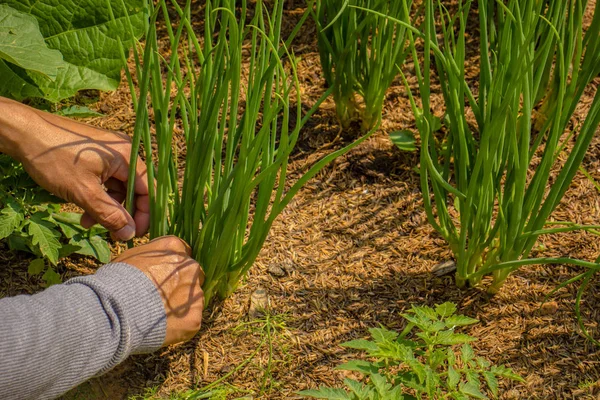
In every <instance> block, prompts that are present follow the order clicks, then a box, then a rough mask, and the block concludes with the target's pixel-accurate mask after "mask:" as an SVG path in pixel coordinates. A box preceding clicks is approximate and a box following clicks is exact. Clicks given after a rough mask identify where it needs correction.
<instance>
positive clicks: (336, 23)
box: [315, 0, 412, 131]
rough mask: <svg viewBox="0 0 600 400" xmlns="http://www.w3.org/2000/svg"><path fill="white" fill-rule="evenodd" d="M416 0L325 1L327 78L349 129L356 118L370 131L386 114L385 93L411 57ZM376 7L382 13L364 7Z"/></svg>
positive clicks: (319, 12) (322, 23)
mask: <svg viewBox="0 0 600 400" xmlns="http://www.w3.org/2000/svg"><path fill="white" fill-rule="evenodd" d="M411 4H412V0H410V1H389V0H350V1H339V0H320V1H317V2H316V8H315V21H316V23H317V29H318V43H319V53H320V57H321V65H322V67H323V73H324V76H325V80H326V81H327V84H328V85H329V87H331V88H332V89H333V96H334V100H335V104H336V111H337V116H338V118H339V120H340V122H341V124H342V126H343V127H344V128H346V127H348V126H349V125H350V123H351V122H352V121H353V120H354V119H359V120H361V123H362V128H363V130H364V131H368V130H370V129H372V128H373V126H375V124H376V123H377V121H378V120H379V119H380V118H381V113H382V109H383V103H384V100H385V94H386V92H387V90H388V89H389V88H390V86H391V85H392V82H393V81H394V78H395V77H396V76H398V68H399V67H401V66H402V64H403V63H404V59H405V58H406V55H407V50H408V47H407V42H406V27H405V26H403V25H400V24H398V23H396V22H394V21H392V20H390V19H389V18H386V16H389V17H393V18H394V19H397V20H400V21H403V22H408V21H409V12H410V8H411ZM357 7H362V8H367V9H370V10H373V11H377V12H378V13H381V14H382V15H377V14H374V13H371V12H368V11H365V10H363V9H360V8H357Z"/></svg>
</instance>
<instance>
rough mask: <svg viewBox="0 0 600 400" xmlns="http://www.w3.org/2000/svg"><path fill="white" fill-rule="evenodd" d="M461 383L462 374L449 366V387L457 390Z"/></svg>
mask: <svg viewBox="0 0 600 400" xmlns="http://www.w3.org/2000/svg"><path fill="white" fill-rule="evenodd" d="M459 381H460V374H459V373H458V372H456V370H455V369H454V367H453V366H452V365H450V366H448V386H449V387H450V388H452V389H455V388H456V386H457V385H458V382H459Z"/></svg>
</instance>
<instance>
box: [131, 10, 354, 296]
mask: <svg viewBox="0 0 600 400" xmlns="http://www.w3.org/2000/svg"><path fill="white" fill-rule="evenodd" d="M250 5H251V6H252V10H250V9H249V6H250ZM149 8H150V11H151V13H150V14H151V20H150V23H149V25H148V29H147V33H146V35H145V48H144V51H143V59H142V60H140V54H138V52H137V51H135V52H134V59H135V60H136V72H135V74H134V76H135V78H136V79H137V82H138V83H137V86H136V85H135V84H134V79H133V78H134V77H133V76H129V77H128V78H129V82H130V86H131V89H132V94H133V97H134V103H135V104H134V105H135V108H136V116H137V119H136V125H135V134H134V143H133V144H134V151H133V154H132V157H137V152H138V147H139V146H140V145H141V147H142V149H143V152H144V154H145V157H146V163H147V166H148V170H149V171H150V173H149V180H150V182H154V183H155V184H154V185H150V187H151V190H150V203H151V208H150V213H151V228H150V237H151V238H154V237H159V236H163V235H168V234H171V235H176V236H178V237H180V238H182V239H184V240H185V241H186V242H188V243H189V244H190V245H191V247H192V250H193V257H194V258H195V259H196V260H197V261H198V262H199V263H200V265H201V266H202V268H203V269H204V273H205V276H206V279H205V282H204V286H203V289H204V293H205V297H206V300H207V302H209V301H210V300H211V299H212V298H213V297H214V296H219V297H220V298H225V297H227V296H228V295H229V294H231V292H232V291H233V290H234V289H235V288H236V286H237V285H238V282H239V280H240V279H241V278H242V277H243V276H244V275H245V274H246V272H247V271H248V269H249V268H250V267H251V266H252V264H253V263H254V261H255V259H256V257H257V256H258V254H259V251H260V250H261V248H262V246H263V244H264V242H265V240H266V239H267V236H268V233H269V230H270V228H271V226H272V224H273V222H274V220H275V218H276V217H277V216H278V215H279V214H280V213H281V212H282V210H283V209H284V207H285V206H286V205H287V204H288V203H289V202H290V201H291V199H292V198H293V197H294V196H295V195H296V193H298V191H299V190H300V188H301V187H302V186H303V185H304V184H305V183H306V182H307V181H308V180H309V179H310V178H311V177H313V176H314V175H315V174H316V173H317V172H318V171H319V170H320V169H322V168H323V167H324V166H325V165H326V164H327V163H328V162H330V161H332V160H333V159H334V158H335V157H337V156H339V155H341V154H343V153H345V152H347V151H349V150H350V149H351V148H353V147H354V146H356V145H358V144H359V143H360V142H361V141H362V140H364V139H365V138H366V137H365V138H363V139H362V140H359V141H357V142H355V143H353V144H351V145H349V146H347V147H346V148H344V149H341V150H339V151H337V152H334V153H332V154H330V155H328V156H327V157H325V158H324V159H322V160H321V161H319V162H318V163H317V164H316V165H314V166H313V167H312V168H311V169H310V170H309V171H308V172H307V173H306V174H305V175H304V176H303V177H301V178H300V179H299V180H298V181H296V182H294V183H291V184H290V183H289V182H288V179H287V167H288V161H289V157H290V154H291V152H292V150H293V149H294V146H295V144H296V141H297V140H298V136H299V132H300V129H301V127H302V126H303V124H304V123H305V122H306V121H307V119H308V117H309V116H310V114H311V113H312V112H314V110H316V108H317V107H318V106H319V104H320V103H321V102H322V101H323V99H322V100H321V101H320V102H318V103H317V104H316V105H315V106H314V107H313V109H312V110H311V111H310V112H309V113H308V115H306V116H304V117H303V116H302V102H301V97H300V94H301V90H300V87H299V83H298V78H297V76H296V60H295V58H294V56H293V54H291V53H290V52H289V51H288V45H289V43H290V42H291V40H292V39H293V35H294V34H295V33H296V32H297V31H298V29H294V31H293V32H292V36H291V37H288V38H282V33H281V31H282V22H283V11H284V0H274V1H269V2H267V1H263V0H258V1H256V2H252V3H250V2H248V1H246V0H242V1H235V0H207V1H206V4H205V6H204V21H203V23H204V28H203V35H201V37H200V38H198V37H197V36H196V32H195V31H194V27H193V26H192V23H191V12H192V11H191V1H189V0H188V1H187V3H186V4H185V5H184V6H183V7H181V6H180V5H179V4H178V3H177V1H172V2H171V3H170V4H167V3H166V1H164V0H162V1H159V2H158V4H157V5H156V6H153V5H152V4H149ZM171 11H173V13H174V14H175V15H176V16H177V23H176V24H174V23H173V21H171V19H170V17H169V15H172V14H169V12H171ZM307 15H308V14H307ZM159 18H162V19H164V21H165V23H164V25H165V26H166V29H165V31H164V34H163V36H161V37H159V34H161V33H163V32H162V31H161V32H159V30H158V29H157V23H156V21H157V20H158V19H159ZM165 44H166V46H167V48H166V49H165V47H164V46H165ZM162 54H167V56H163V55H162ZM176 143H180V144H182V143H183V144H184V145H183V146H180V147H182V149H183V151H182V152H181V153H180V152H179V151H178V149H179V147H178V146H176ZM153 145H154V146H155V148H154V151H153ZM132 165H134V164H132ZM130 174H131V177H133V174H135V171H133V170H132V171H130ZM130 182H133V179H131V180H130ZM132 193H133V191H132V190H130V196H129V198H128V207H129V208H130V209H131V208H132V207H133V206H134V204H133V200H134V199H133V198H132Z"/></svg>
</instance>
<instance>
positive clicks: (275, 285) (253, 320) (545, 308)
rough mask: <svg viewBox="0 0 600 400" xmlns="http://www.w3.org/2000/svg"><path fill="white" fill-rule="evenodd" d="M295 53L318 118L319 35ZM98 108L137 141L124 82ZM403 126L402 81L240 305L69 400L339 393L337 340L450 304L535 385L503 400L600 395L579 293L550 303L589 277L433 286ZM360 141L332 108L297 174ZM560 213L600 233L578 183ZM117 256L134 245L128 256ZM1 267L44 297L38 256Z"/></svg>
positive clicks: (316, 123) (272, 251)
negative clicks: (570, 282)
mask: <svg viewBox="0 0 600 400" xmlns="http://www.w3.org/2000/svg"><path fill="white" fill-rule="evenodd" d="M290 3H292V2H290ZM297 7H298V8H295V6H294V5H289V6H288V8H289V10H288V14H289V18H288V21H289V23H290V24H292V23H293V21H294V19H298V18H299V16H300V15H301V14H302V12H303V9H302V8H301V6H300V5H298V6H297ZM295 51H296V53H297V55H298V56H299V57H301V61H300V65H299V68H300V70H299V75H300V77H301V86H302V90H303V94H304V101H305V103H306V105H307V106H309V105H312V103H314V102H315V101H316V100H317V99H318V98H319V97H320V96H321V94H322V92H323V90H324V84H325V83H324V81H323V79H322V77H321V76H322V75H321V74H320V67H319V56H318V51H317V47H316V32H315V30H314V27H313V26H312V25H311V24H307V25H306V26H305V28H304V29H303V31H302V34H301V35H300V38H299V39H298V41H297V43H296V48H295ZM467 70H469V68H468V66H467ZM595 84H596V86H597V85H598V80H596V82H595ZM592 95H593V93H587V94H586V96H584V98H583V100H582V104H583V106H581V107H579V109H578V110H577V112H576V118H579V119H581V118H582V116H585V113H586V108H585V107H586V106H589V104H590V103H591V101H592ZM438 96H439V99H440V100H439V101H438V102H437V103H438V104H439V103H441V95H439V93H438ZM432 104H433V105H434V106H435V104H436V102H435V101H433V102H432ZM96 106H97V108H98V110H99V111H101V112H103V113H104V114H105V115H106V116H105V117H103V118H94V119H91V120H89V121H88V122H90V123H91V124H93V125H96V126H99V127H103V128H107V129H114V130H120V131H124V132H128V133H131V132H132V129H133V125H134V118H135V112H134V110H133V109H132V107H131V100H130V97H129V95H128V89H127V88H126V85H125V84H123V85H122V86H121V88H120V89H119V90H118V91H117V92H115V93H107V94H101V95H100V101H99V103H97V104H96ZM398 129H414V121H413V117H412V112H411V110H410V105H409V103H408V98H407V97H406V95H405V90H404V88H403V86H402V84H401V83H400V82H399V81H398V82H396V83H395V84H394V87H393V88H392V90H390V92H389V93H388V96H387V100H386V104H385V115H384V118H383V125H382V128H381V130H380V132H378V133H377V134H376V135H374V136H373V137H372V138H371V139H369V140H368V142H366V143H365V144H363V145H361V146H360V147H359V148H357V149H355V150H354V151H352V152H351V153H349V154H348V155H346V156H344V157H341V158H340V159H338V160H337V161H336V162H334V163H333V164H331V165H329V166H328V167H326V168H325V169H324V170H323V171H322V172H321V173H320V174H319V175H318V176H317V177H316V178H315V179H313V180H312V181H311V182H310V183H309V184H308V185H307V186H306V187H304V189H303V190H302V191H301V192H300V194H299V195H298V196H297V197H296V198H295V200H293V201H292V203H291V204H290V206H289V207H288V208H287V209H286V210H285V211H284V212H283V214H282V215H281V216H280V217H279V218H278V219H277V220H276V222H275V224H274V226H273V229H272V231H271V234H270V235H269V239H268V240H267V242H266V244H265V247H264V248H263V250H262V252H261V254H260V256H259V258H258V260H257V263H256V265H255V267H254V268H253V269H252V270H251V271H250V274H249V276H248V279H247V280H246V281H244V282H243V283H242V284H241V286H240V288H239V289H238V290H237V291H236V292H235V294H234V295H233V296H231V297H230V298H229V299H227V300H226V301H225V302H223V303H216V304H215V305H214V306H213V307H212V308H211V309H209V310H207V311H206V313H205V316H204V324H203V328H202V331H201V333H200V334H199V335H198V336H196V338H194V339H193V340H192V341H190V342H188V343H186V344H182V345H179V346H173V347H170V348H168V349H164V350H162V351H159V352H157V353H155V354H153V355H146V356H135V357H132V358H131V359H129V360H128V361H127V362H126V363H124V364H123V365H121V366H119V367H118V368H116V369H115V370H113V371H111V372H110V373H108V374H107V375H105V376H103V377H100V378H96V379H93V380H92V381H90V382H88V383H86V384H84V385H82V386H80V387H79V388H77V389H75V390H74V391H72V392H70V393H69V394H68V395H67V396H66V397H65V398H67V399H75V398H83V399H120V398H128V397H129V396H133V395H147V396H149V395H148V391H149V390H151V391H154V392H155V393H156V395H157V397H161V396H164V397H168V395H169V394H171V393H183V392H185V391H186V390H188V389H193V388H196V389H197V388H201V387H203V386H206V385H209V384H211V383H212V382H214V381H216V380H217V379H220V378H221V377H224V376H226V375H228V374H229V376H228V378H227V379H225V380H224V381H223V382H222V384H219V385H218V388H222V389H224V390H225V389H227V388H233V389H235V390H236V392H235V393H232V394H231V395H229V396H228V397H227V398H238V397H243V396H244V395H246V394H247V395H248V396H249V397H248V398H255V399H257V398H262V399H290V398H295V397H296V395H295V392H297V391H299V390H303V389H307V388H313V387H316V386H318V385H322V384H326V385H334V384H336V383H339V381H340V379H341V378H342V377H343V374H342V373H341V372H338V371H334V367H335V366H337V365H339V364H340V363H341V362H344V361H347V360H349V359H351V358H353V357H354V356H355V353H353V352H352V351H349V350H347V349H344V348H342V347H340V346H339V344H340V343H343V342H345V341H347V340H351V339H354V338H359V337H365V336H366V334H367V328H369V327H376V326H378V325H379V324H382V325H384V326H387V327H389V328H393V329H402V328H403V326H402V319H401V318H400V317H399V314H400V313H402V312H403V311H406V310H407V309H408V308H409V307H410V305H411V304H418V305H433V304H437V303H442V302H445V301H453V302H455V303H456V304H458V306H459V311H460V312H461V313H462V314H466V315H469V316H471V317H475V318H478V319H479V320H480V321H481V322H480V323H479V324H477V325H475V326H473V327H470V328H467V329H465V332H466V333H468V334H470V335H472V336H475V337H477V338H478V341H477V342H475V343H474V348H475V349H476V352H477V353H478V355H481V356H483V357H486V358H487V359H489V361H491V362H492V363H494V364H506V365H507V366H510V367H511V368H513V369H514V370H515V372H517V373H519V374H520V375H521V376H523V377H524V378H525V380H526V383H524V384H521V383H510V384H509V385H510V386H506V385H507V384H506V383H503V385H505V386H501V387H502V388H503V390H501V392H502V393H503V394H502V395H501V398H506V399H525V398H526V399H567V398H573V399H588V398H589V399H595V398H598V395H600V385H599V384H598V383H597V381H598V380H599V379H600V361H599V358H598V356H599V355H600V348H598V347H596V346H595V345H593V344H591V343H590V342H589V341H587V340H586V339H585V338H584V337H583V335H582V334H581V332H580V331H579V328H578V327H577V323H576V319H575V312H574V303H575V294H576V291H577V286H576V285H575V286H569V287H567V288H565V289H562V290H560V291H559V292H558V293H557V294H555V295H554V296H552V297H551V298H549V299H548V302H546V303H545V304H543V302H544V300H545V297H546V296H547V295H548V294H549V293H550V292H551V291H552V289H554V288H555V287H556V286H557V285H559V284H560V283H561V282H564V281H565V280H567V279H569V278H571V277H573V276H575V275H576V274H577V273H580V272H581V271H582V270H581V269H580V268H576V267H569V266H544V267H541V266H531V267H524V268H522V269H521V270H519V271H518V272H515V273H514V274H513V275H511V276H510V277H509V278H508V280H507V282H506V285H505V286H504V287H503V288H502V290H501V292H500V293H499V294H497V295H496V296H494V297H492V298H490V297H488V296H487V295H486V294H485V291H484V290H480V289H477V288H475V289H469V290H466V291H461V290H459V289H457V288H456V286H455V284H454V281H453V277H452V275H446V276H442V277H436V276H434V275H433V274H432V273H431V270H432V268H433V267H434V266H436V265H438V264H440V263H444V262H446V261H449V260H451V252H450V250H449V249H448V247H447V245H446V243H445V241H444V240H443V239H442V238H441V237H440V236H439V235H438V234H437V233H436V232H435V231H434V230H433V228H432V227H431V226H430V225H429V223H428V222H427V218H426V215H425V212H424V211H423V206H422V199H421V194H420V186H419V175H418V172H417V171H416V169H415V167H416V166H417V165H418V162H419V160H418V156H417V154H415V153H403V152H400V151H399V150H398V149H397V148H395V146H394V145H393V144H392V143H391V142H390V141H389V138H388V133H389V132H392V131H394V130H398ZM358 135H359V131H358V126H356V127H355V129H350V130H347V131H344V132H342V133H340V132H339V130H338V124H337V121H336V117H335V109H334V105H333V103H332V102H331V101H328V102H326V103H325V104H324V105H323V106H322V108H321V109H320V111H319V112H318V113H317V114H316V115H315V117H314V118H313V119H312V120H311V121H310V122H309V123H308V125H307V126H306V127H305V128H304V129H303V131H302V134H301V139H300V143H299V145H298V149H299V150H297V151H296V152H295V154H294V155H293V156H292V162H291V165H290V170H291V171H292V177H293V176H298V174H299V173H300V172H302V171H305V170H306V168H307V166H308V165H311V164H312V163H314V161H316V160H317V159H318V158H320V157H321V156H322V155H325V154H326V153H328V152H330V151H331V149H333V148H339V147H341V146H342V145H343V144H345V143H349V142H350V141H352V140H353V139H354V138H356V137H358ZM583 166H584V167H585V169H586V170H587V171H588V172H589V173H590V174H591V175H592V176H594V177H595V178H596V179H599V178H600V138H598V137H596V138H595V139H594V141H593V142H592V145H591V148H590V151H589V153H588V155H587V157H586V159H585V161H584V164H583ZM553 215H554V216H555V217H556V219H557V220H568V221H572V222H576V223H579V224H598V222H599V220H600V193H599V192H598V190H597V189H596V188H595V187H594V185H593V184H592V183H591V182H590V180H588V178H586V177H585V176H584V175H583V174H581V173H580V174H578V175H577V176H576V177H575V179H574V181H573V184H572V185H571V188H570V190H569V191H568V193H567V194H566V196H565V198H564V199H563V202H562V204H561V206H559V208H558V209H557V211H556V212H555V213H554V214H553ZM0 246H2V245H0ZM538 247H539V248H540V249H542V248H543V249H544V254H545V255H546V256H550V257H559V256H560V257H573V258H581V259H586V260H593V259H595V258H596V257H598V255H600V240H599V238H598V237H597V236H594V235H593V234H591V233H585V232H575V233H565V234H555V235H549V236H544V237H542V238H541V240H540V243H539V246H538ZM113 250H114V252H115V253H117V252H119V251H121V250H123V247H119V246H117V245H115V246H114V247H113ZM532 256H534V257H535V256H536V254H535V252H534V254H533V255H532ZM0 263H2V264H3V265H8V266H9V268H3V269H0V282H1V283H0V296H2V297H3V296H9V295H16V294H20V293H33V292H35V291H38V290H40V286H39V282H37V281H36V280H35V279H32V278H29V277H28V275H27V264H28V261H27V260H26V259H24V258H19V257H16V256H13V255H11V254H9V253H8V252H7V251H6V249H5V248H2V249H1V250H0ZM95 268H97V265H95V264H94V263H92V262H90V261H88V260H84V259H79V258H78V259H69V260H66V261H63V262H62V264H61V268H59V270H58V272H60V273H61V275H62V276H63V279H67V278H69V277H72V276H75V275H80V274H82V273H83V274H88V273H93V271H94V270H95ZM599 289H600V286H599V285H598V284H594V283H592V284H591V285H590V287H589V288H588V290H587V292H586V294H585V296H584V299H583V302H582V308H583V313H584V315H583V316H584V320H585V321H586V323H587V326H588V328H589V329H590V331H591V332H592V333H597V331H598V330H597V324H596V321H599V320H600V315H599V314H600V311H598V310H600V304H599V302H598V291H599ZM261 290H264V291H265V292H266V297H267V299H268V307H267V309H268V313H267V316H266V317H265V316H264V315H260V314H257V313H254V312H253V310H252V308H253V307H251V303H253V302H256V301H257V300H256V299H257V298H258V297H260V296H258V295H259V294H260V292H261ZM252 298H254V299H255V300H252ZM263 300H264V299H263ZM265 326H267V327H270V328H272V329H266V328H265ZM269 342H270V344H271V346H269ZM240 365H241V367H240V368H239V369H237V367H238V366H240Z"/></svg>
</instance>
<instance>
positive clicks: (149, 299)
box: [65, 263, 167, 369]
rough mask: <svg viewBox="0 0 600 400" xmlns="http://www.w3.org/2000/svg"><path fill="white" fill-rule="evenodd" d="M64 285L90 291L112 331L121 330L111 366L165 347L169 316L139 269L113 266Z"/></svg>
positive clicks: (152, 286) (108, 265)
mask: <svg viewBox="0 0 600 400" xmlns="http://www.w3.org/2000/svg"><path fill="white" fill-rule="evenodd" d="M65 284H66V285H73V284H83V285H87V286H88V287H90V288H91V289H92V290H93V291H94V292H95V293H96V294H97V296H98V298H99V299H100V301H101V303H102V305H103V307H104V309H105V311H106V313H107V315H108V316H109V318H110V319H111V322H113V327H114V328H115V329H116V328H117V327H119V330H120V332H118V333H117V334H119V336H120V340H119V346H118V349H117V351H116V352H115V355H114V357H113V360H111V363H110V364H112V366H115V365H117V364H119V363H120V362H122V361H124V360H125V359H126V358H127V357H128V356H129V355H130V354H140V353H151V352H153V351H156V350H158V349H159V348H160V347H161V346H162V344H163V343H164V341H165V336H166V332H167V316H166V313H165V307H164V305H163V301H162V298H161V296H160V294H159V292H158V290H157V289H156V286H155V285H154V283H153V282H152V281H151V280H150V278H148V276H146V274H144V273H143V272H142V271H141V270H139V269H138V268H135V267H133V266H131V265H129V264H125V263H110V264H107V265H105V266H103V267H101V268H100V269H99V270H98V271H97V272H96V274H94V275H89V276H82V277H77V278H73V279H70V280H69V281H67V282H66V283H65ZM111 368H112V367H111ZM109 369H110V368H109Z"/></svg>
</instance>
